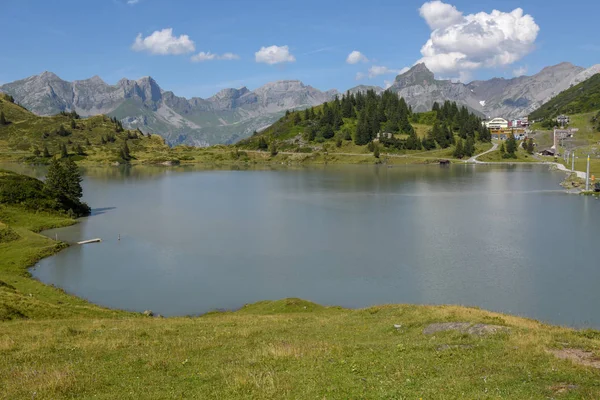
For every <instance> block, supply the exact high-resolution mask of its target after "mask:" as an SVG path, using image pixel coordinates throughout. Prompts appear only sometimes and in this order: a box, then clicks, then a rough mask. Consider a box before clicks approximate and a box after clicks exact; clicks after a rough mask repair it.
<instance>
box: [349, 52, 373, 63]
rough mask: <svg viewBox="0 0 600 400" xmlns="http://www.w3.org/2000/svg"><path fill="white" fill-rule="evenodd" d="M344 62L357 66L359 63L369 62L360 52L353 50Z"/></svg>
mask: <svg viewBox="0 0 600 400" xmlns="http://www.w3.org/2000/svg"><path fill="white" fill-rule="evenodd" d="M346 62H347V63H348V64H358V63H359V62H369V59H368V58H367V56H365V55H364V54H363V53H361V52H360V51H356V50H354V51H353V52H352V53H350V54H348V58H346Z"/></svg>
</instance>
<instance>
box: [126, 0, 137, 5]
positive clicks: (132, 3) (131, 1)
mask: <svg viewBox="0 0 600 400" xmlns="http://www.w3.org/2000/svg"><path fill="white" fill-rule="evenodd" d="M139 2H140V0H127V4H129V5H130V6H132V5H134V4H137V3H139Z"/></svg>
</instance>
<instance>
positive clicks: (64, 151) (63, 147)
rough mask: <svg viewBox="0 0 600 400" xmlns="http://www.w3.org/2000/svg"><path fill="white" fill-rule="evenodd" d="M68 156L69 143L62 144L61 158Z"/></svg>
mask: <svg viewBox="0 0 600 400" xmlns="http://www.w3.org/2000/svg"><path fill="white" fill-rule="evenodd" d="M68 157H69V152H68V151H67V145H66V144H64V143H63V144H62V145H61V146H60V158H68Z"/></svg>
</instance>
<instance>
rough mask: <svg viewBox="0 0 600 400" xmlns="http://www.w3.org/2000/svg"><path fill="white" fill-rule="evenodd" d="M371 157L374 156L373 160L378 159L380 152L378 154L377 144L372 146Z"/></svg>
mask: <svg viewBox="0 0 600 400" xmlns="http://www.w3.org/2000/svg"><path fill="white" fill-rule="evenodd" d="M371 143H373V142H371ZM373 156H374V157H375V158H379V156H380V152H379V146H378V145H377V144H375V145H374V146H373Z"/></svg>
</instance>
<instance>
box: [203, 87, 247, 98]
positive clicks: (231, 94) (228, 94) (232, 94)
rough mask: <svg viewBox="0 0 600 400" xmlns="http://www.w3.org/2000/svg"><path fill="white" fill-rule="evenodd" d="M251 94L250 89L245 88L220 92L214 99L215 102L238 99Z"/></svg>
mask: <svg viewBox="0 0 600 400" xmlns="http://www.w3.org/2000/svg"><path fill="white" fill-rule="evenodd" d="M249 92H250V90H248V88H247V87H245V86H244V87H242V88H240V89H223V90H221V91H220V92H218V93H217V94H215V95H214V96H213V97H212V99H215V100H223V99H238V98H240V97H242V96H243V95H245V94H246V93H249Z"/></svg>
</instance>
